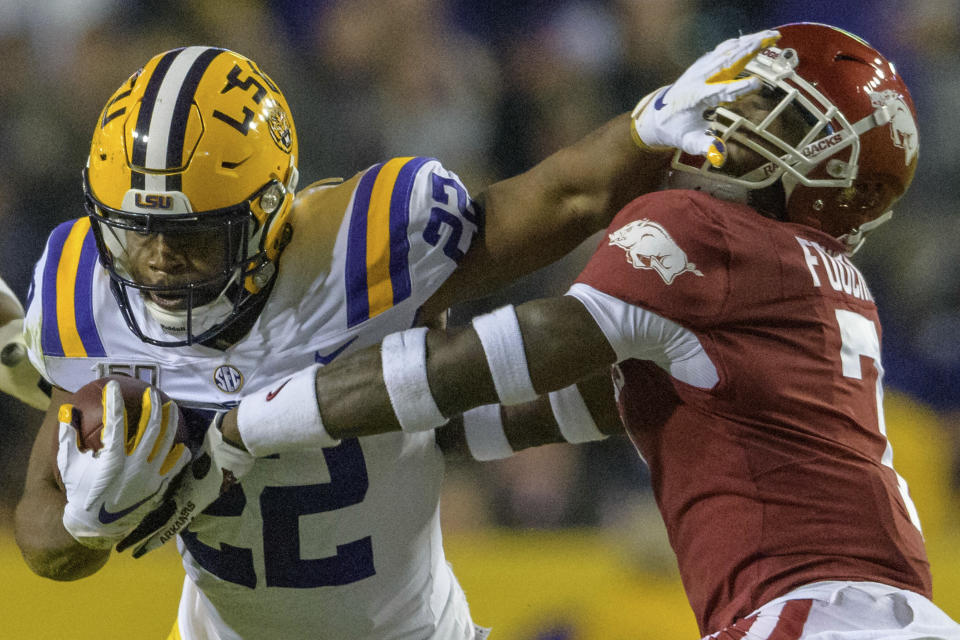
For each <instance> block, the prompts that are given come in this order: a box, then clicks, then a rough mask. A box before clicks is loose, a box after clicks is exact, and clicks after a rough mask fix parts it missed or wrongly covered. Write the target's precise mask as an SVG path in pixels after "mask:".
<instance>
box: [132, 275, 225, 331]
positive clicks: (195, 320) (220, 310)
mask: <svg viewBox="0 0 960 640" xmlns="http://www.w3.org/2000/svg"><path fill="white" fill-rule="evenodd" d="M236 279H237V278H236V276H234V277H233V278H231V279H230V281H229V282H228V283H227V284H226V286H225V287H224V288H223V290H222V291H221V292H220V295H218V296H217V297H216V298H214V299H213V300H212V301H210V302H208V303H206V304H203V305H200V306H197V307H192V308H191V309H189V310H187V309H184V310H177V311H171V310H169V309H164V308H163V307H161V306H160V305H158V304H157V303H156V302H154V301H153V300H151V299H150V298H149V297H147V296H146V295H142V298H143V306H144V308H146V310H147V312H148V313H149V314H150V315H151V316H152V317H153V319H154V320H156V321H157V323H158V324H159V325H160V327H161V328H162V329H163V330H164V332H166V333H168V334H170V335H174V336H177V337H178V338H183V337H187V336H186V333H187V318H188V314H189V319H190V333H191V334H192V335H193V336H199V335H201V334H203V333H204V332H205V331H207V330H208V329H210V328H211V327H214V326H216V325H217V324H219V323H221V322H223V321H224V320H226V319H227V318H228V317H229V316H230V313H231V312H232V311H233V308H234V303H233V302H232V301H231V300H230V298H229V297H228V296H227V291H229V290H230V286H231V285H232V284H233V282H234V281H235V280H236Z"/></svg>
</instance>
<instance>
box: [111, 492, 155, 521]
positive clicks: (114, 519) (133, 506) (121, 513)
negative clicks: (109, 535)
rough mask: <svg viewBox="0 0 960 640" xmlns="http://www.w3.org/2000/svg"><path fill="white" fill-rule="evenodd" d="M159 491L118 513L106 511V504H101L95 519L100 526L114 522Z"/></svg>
mask: <svg viewBox="0 0 960 640" xmlns="http://www.w3.org/2000/svg"><path fill="white" fill-rule="evenodd" d="M159 491H160V489H157V490H156V491H154V492H153V493H151V494H150V495H148V496H147V497H146V498H144V499H143V500H141V501H139V502H136V503H134V504H133V505H131V506H129V507H127V508H126V509H121V510H120V511H107V504H106V503H103V504H101V505H100V513H99V514H97V519H98V520H99V521H100V523H101V524H110V523H112V522H116V521H117V520H119V519H120V518H122V517H123V516H125V515H127V514H129V513H132V512H134V511H136V509H137V507H139V506H140V505H142V504H143V503H145V502H146V501H147V500H149V499H150V498H152V497H153V496H155V495H157V493H158V492H159Z"/></svg>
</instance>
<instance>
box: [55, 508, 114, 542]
mask: <svg viewBox="0 0 960 640" xmlns="http://www.w3.org/2000/svg"><path fill="white" fill-rule="evenodd" d="M78 510H79V511H80V513H79V514H76V513H74V508H73V506H72V505H71V503H69V502H68V503H67V505H66V506H65V507H64V508H63V518H62V521H63V528H64V529H66V530H67V533H69V534H70V535H71V536H73V539H74V540H76V541H77V542H79V543H80V544H82V545H83V546H85V547H89V548H91V549H109V548H111V547H112V546H113V545H114V544H116V543H117V542H119V541H120V540H121V539H122V538H123V536H124V535H125V534H123V533H121V534H118V535H114V536H105V535H103V527H97V526H90V524H89V518H90V514H89V513H88V512H86V511H83V510H82V509H78ZM95 517H96V516H94V518H95Z"/></svg>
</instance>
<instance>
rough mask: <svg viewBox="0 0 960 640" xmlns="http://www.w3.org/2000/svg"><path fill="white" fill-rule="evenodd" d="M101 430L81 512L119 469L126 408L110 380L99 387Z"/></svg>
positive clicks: (123, 452) (117, 387)
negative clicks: (94, 462) (94, 473)
mask: <svg viewBox="0 0 960 640" xmlns="http://www.w3.org/2000/svg"><path fill="white" fill-rule="evenodd" d="M101 398H102V400H101V401H102V407H103V428H102V429H101V430H100V441H101V443H102V444H103V446H102V448H101V449H100V451H99V452H98V453H97V471H96V476H95V477H94V479H93V481H92V482H91V484H90V490H89V491H88V493H87V498H86V501H85V503H84V506H83V508H84V509H90V507H92V506H93V505H94V503H96V502H97V501H99V500H100V498H101V496H102V495H103V494H104V492H105V491H106V490H107V488H108V487H109V486H110V485H111V483H112V482H113V481H114V479H115V478H116V476H117V475H118V474H119V473H120V470H121V469H122V468H123V464H124V457H125V454H126V451H125V446H124V445H125V440H126V422H127V417H126V408H125V407H124V404H123V395H122V393H121V392H120V385H119V384H117V383H116V382H114V381H113V380H111V381H110V382H108V383H107V384H106V385H104V387H103V392H102V396H101Z"/></svg>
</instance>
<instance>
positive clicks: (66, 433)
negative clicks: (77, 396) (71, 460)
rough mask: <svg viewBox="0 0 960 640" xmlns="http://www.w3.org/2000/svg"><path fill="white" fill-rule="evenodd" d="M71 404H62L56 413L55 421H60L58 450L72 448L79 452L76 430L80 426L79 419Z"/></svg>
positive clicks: (78, 438) (78, 439)
mask: <svg viewBox="0 0 960 640" xmlns="http://www.w3.org/2000/svg"><path fill="white" fill-rule="evenodd" d="M77 413H78V412H77V410H76V409H75V408H74V406H73V405H72V404H62V405H60V409H58V412H57V419H58V420H59V421H60V427H59V428H60V432H59V434H58V438H59V441H60V447H59V449H60V450H62V449H63V448H64V447H70V446H72V447H74V448H76V449H77V450H78V451H79V450H80V430H79V429H78V428H77V427H78V425H79V424H80V417H79V416H78V415H77Z"/></svg>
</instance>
